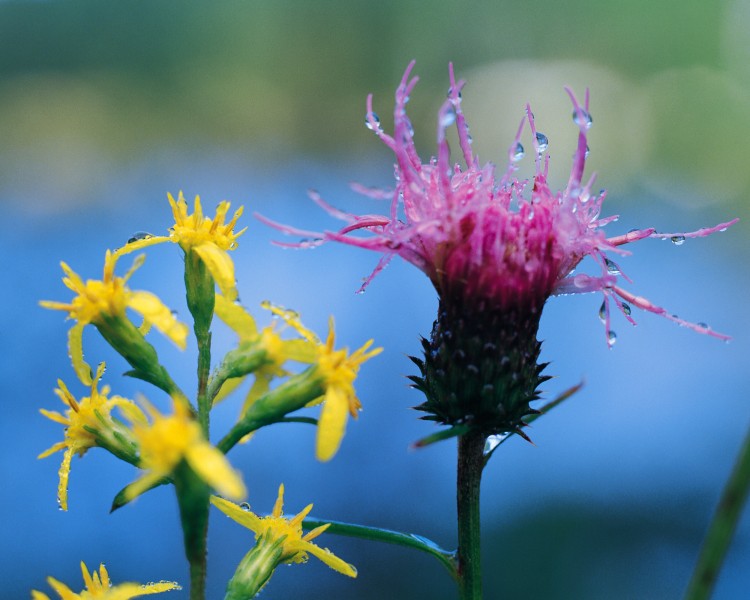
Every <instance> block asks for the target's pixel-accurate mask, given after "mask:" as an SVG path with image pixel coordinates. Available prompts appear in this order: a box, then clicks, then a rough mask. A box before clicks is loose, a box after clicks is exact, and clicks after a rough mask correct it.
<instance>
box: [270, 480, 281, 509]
mask: <svg viewBox="0 0 750 600" xmlns="http://www.w3.org/2000/svg"><path fill="white" fill-rule="evenodd" d="M271 514H272V515H273V516H274V517H280V516H281V515H282V514H284V484H283V483H282V484H280V485H279V495H278V496H277V497H276V502H274V505H273V512H272V513H271Z"/></svg>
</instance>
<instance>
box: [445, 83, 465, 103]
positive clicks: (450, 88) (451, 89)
mask: <svg viewBox="0 0 750 600" xmlns="http://www.w3.org/2000/svg"><path fill="white" fill-rule="evenodd" d="M451 96H453V86H451V87H449V88H448V98H450V97H451ZM461 98H463V96H462V95H461V90H458V99H459V100H461Z"/></svg>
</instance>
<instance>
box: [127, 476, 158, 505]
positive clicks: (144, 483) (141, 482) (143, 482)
mask: <svg viewBox="0 0 750 600" xmlns="http://www.w3.org/2000/svg"><path fill="white" fill-rule="evenodd" d="M164 475H165V473H160V472H158V471H149V472H148V473H146V474H145V475H144V476H143V477H141V478H140V479H136V480H135V481H134V482H133V483H130V484H128V485H127V486H126V487H125V489H124V490H123V491H124V492H125V493H124V494H123V496H124V498H125V500H126V501H127V502H130V501H131V500H133V499H135V498H137V497H138V496H140V495H141V494H142V493H143V492H145V491H147V490H148V489H149V488H150V487H151V486H152V485H154V484H155V483H156V482H157V481H159V480H160V479H161V478H162V477H163V476H164Z"/></svg>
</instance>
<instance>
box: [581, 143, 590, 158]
mask: <svg viewBox="0 0 750 600" xmlns="http://www.w3.org/2000/svg"><path fill="white" fill-rule="evenodd" d="M590 153H591V148H589V145H588V144H586V152H584V153H583V158H588V157H589V154H590Z"/></svg>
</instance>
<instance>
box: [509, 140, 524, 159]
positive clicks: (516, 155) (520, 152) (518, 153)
mask: <svg viewBox="0 0 750 600" xmlns="http://www.w3.org/2000/svg"><path fill="white" fill-rule="evenodd" d="M525 155H526V151H525V150H524V149H523V146H522V145H521V142H517V143H516V147H515V148H514V149H513V156H511V158H510V159H511V160H512V161H513V162H518V161H519V160H521V159H522V158H523V157H524V156H525Z"/></svg>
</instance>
